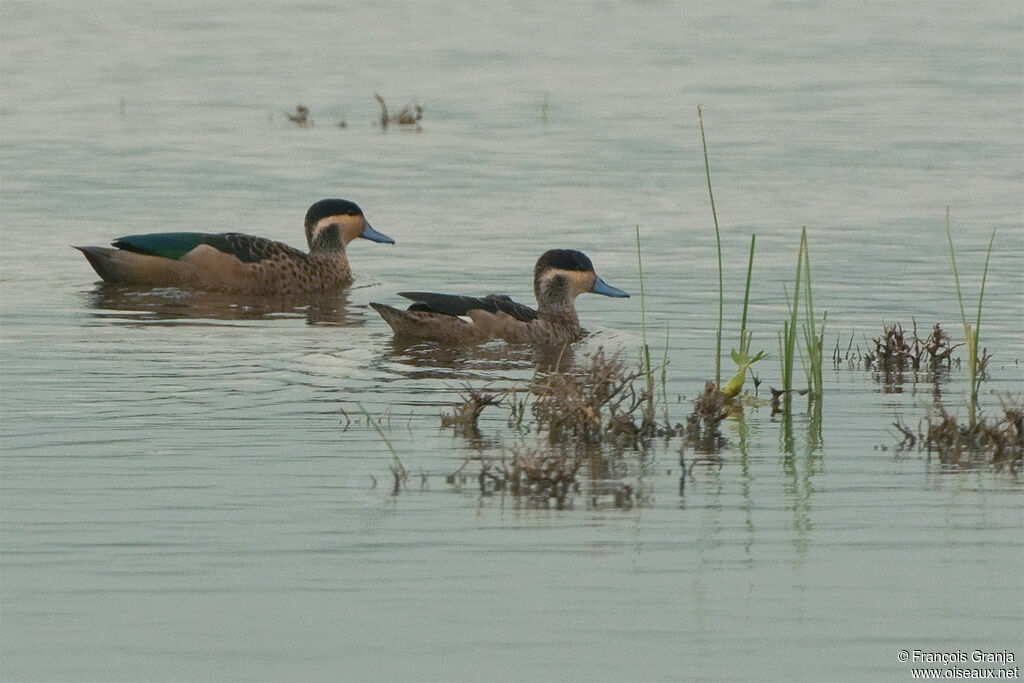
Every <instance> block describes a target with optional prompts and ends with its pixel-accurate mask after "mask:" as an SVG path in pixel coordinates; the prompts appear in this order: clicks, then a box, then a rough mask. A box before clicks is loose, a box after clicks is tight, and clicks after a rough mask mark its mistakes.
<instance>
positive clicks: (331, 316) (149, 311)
mask: <svg viewBox="0 0 1024 683" xmlns="http://www.w3.org/2000/svg"><path fill="white" fill-rule="evenodd" d="M87 297H88V303H89V305H90V306H91V307H92V308H94V309H97V311H98V312H97V314H96V315H97V316H98V317H102V318H104V319H110V318H119V319H122V320H128V321H131V322H171V321H176V320H182V319H212V320H238V321H242V320H267V319H271V318H305V319H306V322H307V323H309V324H310V325H353V324H356V325H358V324H362V317H361V316H354V317H352V318H349V315H348V313H349V312H348V306H349V296H348V291H347V290H345V289H341V290H335V291H330V292H310V293H308V294H300V295H290V296H256V295H251V294H249V295H245V294H227V293H222V292H193V291H186V290H182V289H177V288H175V287H161V288H151V287H135V286H131V285H120V284H113V283H108V282H103V283H99V284H97V285H96V288H95V289H94V290H93V291H92V292H89V293H88V294H87Z"/></svg>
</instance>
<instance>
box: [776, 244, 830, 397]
mask: <svg viewBox="0 0 1024 683" xmlns="http://www.w3.org/2000/svg"><path fill="white" fill-rule="evenodd" d="M801 291H802V292H803V296H804V322H803V327H802V332H803V338H804V347H803V352H804V353H805V354H806V356H804V355H801V356H800V359H801V363H802V364H803V367H804V372H805V374H806V376H807V391H806V392H801V393H809V394H810V395H811V397H812V398H814V399H820V398H821V395H822V375H821V366H822V362H823V356H824V353H823V348H824V341H825V321H826V319H827V318H828V312H827V311H826V312H825V314H824V315H823V316H822V319H821V328H820V329H819V330H816V329H815V327H814V325H815V323H814V300H813V295H812V291H811V260H810V254H809V252H808V248H807V227H806V226H805V227H804V228H803V229H802V230H801V233H800V248H799V250H798V251H797V260H796V278H795V282H794V285H793V299H792V301H790V300H789V297H788V294H787V297H786V303H787V306H788V310H789V318H788V319H787V320H784V321H783V324H782V332H781V333H780V334H779V363H780V365H781V370H782V389H781V390H780V391H776V390H773V394H777V395H782V396H783V400H784V401H785V404H786V408H787V411H788V408H789V403H790V395H791V392H792V391H793V390H794V387H793V369H794V367H795V365H796V362H795V359H796V357H797V346H796V338H797V319H798V313H799V310H800V293H801Z"/></svg>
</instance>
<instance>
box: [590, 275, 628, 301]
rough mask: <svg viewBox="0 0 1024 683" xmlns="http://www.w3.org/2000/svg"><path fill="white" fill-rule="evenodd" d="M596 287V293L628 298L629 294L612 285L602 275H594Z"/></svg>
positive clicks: (594, 290) (593, 290) (594, 289)
mask: <svg viewBox="0 0 1024 683" xmlns="http://www.w3.org/2000/svg"><path fill="white" fill-rule="evenodd" d="M594 277H595V280H594V288H593V289H592V290H590V291H592V292H593V293H594V294H604V295H605V296H615V297H619V298H620V299H628V298H629V294H626V293H625V292H623V291H622V290H621V289H619V288H618V287H612V286H611V285H610V284H608V283H607V282H605V281H604V280H602V279H601V278H600V277H597V276H596V275H595V276H594Z"/></svg>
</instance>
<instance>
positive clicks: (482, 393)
mask: <svg viewBox="0 0 1024 683" xmlns="http://www.w3.org/2000/svg"><path fill="white" fill-rule="evenodd" d="M507 393H508V392H507V391H488V390H487V389H486V387H485V388H482V389H476V388H473V387H472V386H470V385H469V384H466V385H464V388H463V391H462V393H461V394H460V395H459V398H461V399H462V402H461V403H459V404H457V405H456V406H455V407H454V410H453V411H452V412H451V413H442V414H441V426H442V427H455V428H458V429H462V430H465V431H474V430H476V428H477V427H476V423H477V419H478V418H479V417H480V413H482V412H483V410H484V408H486V407H487V406H491V405H498V404H500V403H501V401H502V399H503V398H504V397H505V395H506V394H507Z"/></svg>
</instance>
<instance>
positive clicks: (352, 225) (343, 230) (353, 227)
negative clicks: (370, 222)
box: [313, 216, 365, 245]
mask: <svg viewBox="0 0 1024 683" xmlns="http://www.w3.org/2000/svg"><path fill="white" fill-rule="evenodd" d="M364 223H365V221H364V219H363V217H362V216H326V217H324V218H321V219H320V220H319V221H317V222H316V225H315V226H314V227H313V237H314V239H315V238H316V235H318V234H320V231H322V230H323V229H324V228H326V227H328V226H331V225H337V226H338V233H339V234H340V235H341V243H342V244H346V245H347V244H348V243H349V242H351V241H352V240H354V239H356V238H357V237H359V235H360V234H361V233H362V232H363V225H364Z"/></svg>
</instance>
